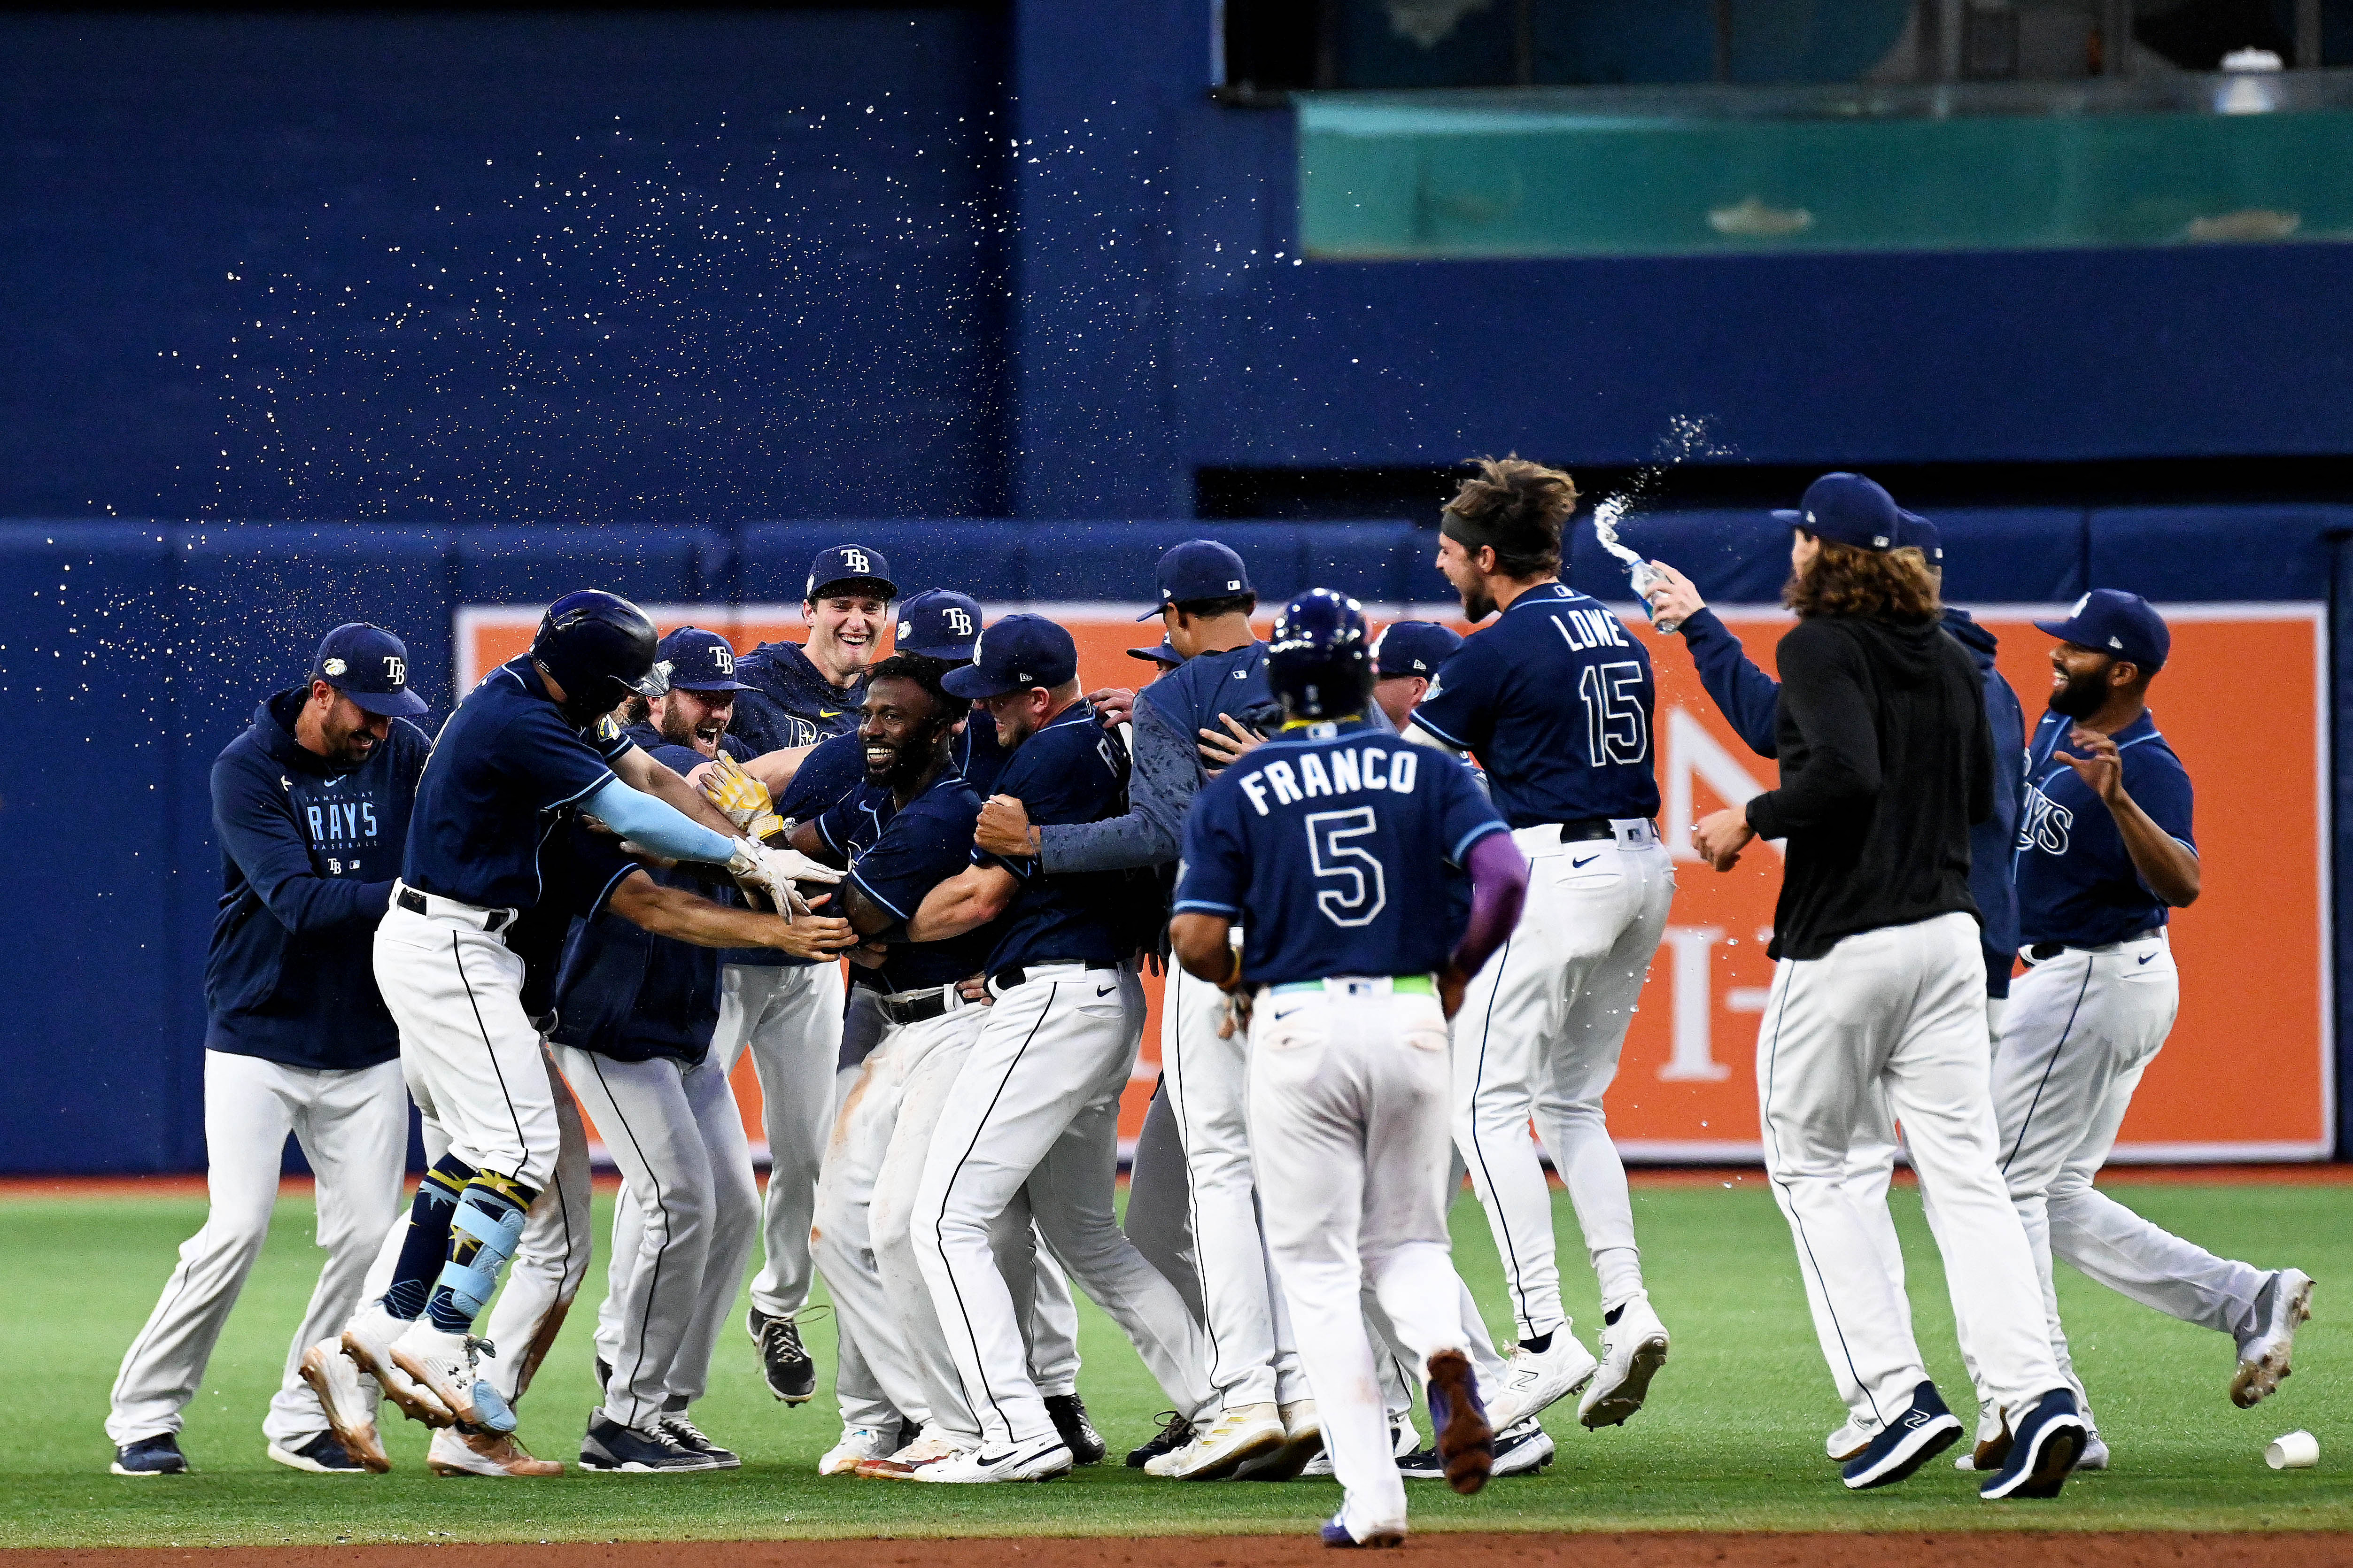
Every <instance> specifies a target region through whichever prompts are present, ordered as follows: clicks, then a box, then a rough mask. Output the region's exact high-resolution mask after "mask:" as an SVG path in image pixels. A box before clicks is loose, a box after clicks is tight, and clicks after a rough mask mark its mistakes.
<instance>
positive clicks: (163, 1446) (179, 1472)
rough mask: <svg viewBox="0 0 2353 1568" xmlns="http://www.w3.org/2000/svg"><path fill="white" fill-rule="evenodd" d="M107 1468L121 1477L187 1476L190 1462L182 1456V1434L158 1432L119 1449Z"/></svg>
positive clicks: (115, 1451)
mask: <svg viewBox="0 0 2353 1568" xmlns="http://www.w3.org/2000/svg"><path fill="white" fill-rule="evenodd" d="M107 1468H109V1469H111V1470H112V1471H113V1472H114V1473H115V1474H116V1475H118V1476H185V1475H186V1474H187V1473H188V1461H187V1460H186V1459H185V1458H183V1457H182V1456H181V1453H180V1436H179V1434H178V1433H176V1432H158V1433H156V1434H155V1435H154V1436H153V1437H142V1438H140V1439H139V1440H138V1441H137V1442H135V1443H125V1444H123V1445H122V1446H121V1447H119V1448H117V1449H115V1450H114V1463H113V1464H111V1465H110V1466H108V1467H107Z"/></svg>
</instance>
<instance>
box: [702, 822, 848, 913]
mask: <svg viewBox="0 0 2353 1568" xmlns="http://www.w3.org/2000/svg"><path fill="white" fill-rule="evenodd" d="M727 869H728V871H729V872H730V873H731V874H732V875H733V877H734V879H735V880H736V881H737V883H739V884H740V885H741V886H743V887H744V888H746V889H750V890H752V891H754V892H756V893H761V894H764V895H765V896H766V898H767V900H768V901H769V902H770V903H772V904H773V905H775V906H776V912H777V913H778V914H780V915H783V916H784V917H785V918H786V920H791V919H792V918H793V917H794V916H796V915H805V914H807V913H808V912H809V910H811V909H812V908H814V907H815V906H814V905H812V904H811V903H810V902H809V901H808V900H806V899H804V898H802V897H801V895H800V893H799V891H798V890H797V889H795V888H794V886H793V884H794V883H795V882H824V883H828V884H829V883H834V882H839V881H840V880H841V877H842V873H841V872H840V870H839V869H838V868H835V867H832V866H827V865H823V864H821V863H819V862H818V861H815V860H812V859H810V858H808V857H807V856H806V855H804V854H802V853H801V852H800V851H799V850H797V849H777V848H772V847H769V846H767V845H765V844H761V843H757V842H755V841H754V840H752V839H749V838H739V839H737V840H736V841H735V856H734V858H733V859H732V860H730V861H728V862H727Z"/></svg>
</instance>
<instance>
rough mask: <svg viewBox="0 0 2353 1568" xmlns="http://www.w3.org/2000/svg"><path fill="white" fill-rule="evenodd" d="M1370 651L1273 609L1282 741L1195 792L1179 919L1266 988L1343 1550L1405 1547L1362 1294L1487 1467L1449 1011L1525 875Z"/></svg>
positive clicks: (1281, 1232)
mask: <svg viewBox="0 0 2353 1568" xmlns="http://www.w3.org/2000/svg"><path fill="white" fill-rule="evenodd" d="M1366 640H1367V639H1366V628H1365V619H1364V614H1363V612H1362V610H1361V609H1359V608H1358V606H1357V605H1356V602H1355V601H1354V600H1352V599H1344V598H1342V597H1340V596H1339V595H1335V594H1333V593H1331V592H1330V591H1328V590H1325V589H1320V588H1319V589H1314V590H1311V591H1310V592H1308V593H1306V594H1303V595H1301V596H1300V597H1298V598H1296V599H1293V601H1291V603H1290V604H1288V605H1285V606H1284V607H1283V610H1282V615H1281V616H1277V617H1276V620H1275V625H1274V640H1273V642H1272V644H1271V647H1270V651H1269V653H1268V655H1267V661H1266V665H1267V674H1268V677H1269V679H1270V681H1271V684H1272V686H1273V689H1274V690H1275V691H1276V693H1277V694H1278V695H1279V697H1280V698H1281V700H1282V710H1283V721H1282V729H1281V731H1280V733H1279V734H1278V735H1277V736H1276V737H1275V738H1274V739H1272V740H1271V741H1270V742H1268V743H1267V744H1266V745H1265V746H1263V747H1261V748H1260V749H1259V750H1257V751H1256V752H1253V753H1252V754H1251V755H1250V757H1249V758H1248V759H1246V761H1245V762H1244V763H1242V764H1241V765H1240V766H1237V767H1234V768H1231V769H1229V770H1228V771H1227V772H1226V773H1224V774H1223V775H1221V776H1220V777H1219V779H1217V780H1216V781H1215V782H1214V783H1212V784H1210V785H1209V786H1208V788H1207V789H1205V790H1204V791H1203V792H1202V794H1201V797H1200V800H1199V802H1198V805H1197V806H1196V807H1195V809H1194V811H1193V814H1192V817H1191V820H1190V822H1189V823H1188V825H1187V829H1186V839H1185V874H1184V879H1183V881H1182V883H1181V885H1180V886H1179V888H1178V889H1177V896H1176V912H1175V915H1174V917H1173V920H1172V922H1171V926H1170V940H1171V941H1172V942H1173V943H1174V945H1175V948H1176V954H1177V957H1178V960H1179V961H1180V962H1181V963H1183V964H1184V965H1185V967H1186V968H1187V970H1188V971H1189V972H1191V973H1193V974H1194V975H1196V976H1197V977H1198V978H1199V979H1201V980H1202V981H1204V982H1205V983H1207V984H1212V985H1216V986H1219V988H1221V989H1222V990H1223V991H1225V992H1228V993H1245V992H1246V993H1247V994H1249V995H1250V997H1251V998H1253V1005H1252V1006H1251V1007H1250V1046H1251V1050H1250V1072H1249V1077H1250V1121H1251V1126H1252V1131H1253V1133H1254V1136H1253V1138H1252V1140H1251V1158H1252V1160H1253V1162H1254V1163H1255V1164H1256V1165H1257V1167H1258V1171H1259V1173H1260V1179H1261V1185H1262V1187H1263V1188H1264V1190H1265V1191H1267V1192H1268V1193H1271V1194H1282V1201H1280V1202H1278V1203H1271V1204H1269V1205H1267V1209H1266V1228H1267V1240H1268V1244H1269V1247H1270V1248H1271V1251H1272V1254H1273V1258H1274V1265H1275V1268H1276V1271H1277V1273H1278V1274H1279V1275H1280V1276H1281V1278H1282V1288H1283V1291H1284V1294H1285V1297H1286V1298H1287V1300H1289V1302H1290V1308H1291V1311H1292V1312H1293V1315H1294V1319H1295V1321H1296V1322H1297V1324H1298V1326H1299V1345H1300V1356H1301V1359H1302V1360H1303V1362H1304V1363H1306V1368H1307V1375H1308V1381H1309V1383H1310V1384H1311V1386H1312V1387H1313V1388H1314V1394H1315V1398H1316V1404H1317V1409H1318V1411H1319V1414H1320V1419H1321V1420H1322V1423H1323V1430H1324V1437H1325V1441H1326V1443H1327V1445H1328V1447H1329V1448H1330V1451H1331V1454H1332V1462H1333V1467H1334V1470H1335V1474H1336V1475H1337V1476H1338V1478H1339V1480H1340V1483H1341V1485H1342V1487H1343V1488H1344V1489H1345V1493H1346V1499H1345V1504H1344V1506H1343V1507H1342V1508H1341V1510H1340V1511H1339V1512H1338V1513H1336V1514H1335V1515H1334V1516H1333V1518H1332V1519H1331V1520H1330V1521H1329V1522H1327V1523H1326V1524H1325V1525H1324V1542H1325V1544H1327V1545H1331V1546H1394V1545H1398V1544H1401V1543H1402V1542H1403V1541H1404V1538H1405V1522H1406V1501H1405V1487H1404V1484H1403V1482H1402V1481H1401V1480H1400V1479H1399V1477H1398V1468H1397V1465H1396V1464H1395V1462H1394V1461H1393V1459H1392V1458H1391V1452H1390V1445H1389V1436H1388V1420H1387V1416H1386V1413H1385V1412H1384V1411H1383V1409H1382V1406H1381V1401H1380V1398H1379V1394H1378V1390H1377V1384H1376V1381H1375V1373H1374V1365H1373V1352H1372V1347H1371V1345H1370V1343H1369V1342H1368V1341H1367V1340H1366V1335H1365V1327H1364V1315H1363V1309H1362V1306H1361V1304H1360V1301H1359V1291H1360V1288H1361V1287H1362V1286H1363V1285H1364V1284H1366V1283H1367V1282H1369V1284H1370V1285H1371V1286H1372V1288H1373V1289H1374V1291H1375V1293H1376V1294H1377V1297H1378V1299H1379V1303H1380V1306H1381V1308H1382V1310H1384V1311H1385V1313H1386V1314H1387V1315H1388V1320H1389V1321H1390V1323H1391V1324H1392V1326H1393V1327H1394V1329H1395V1331H1396V1332H1397V1335H1398V1338H1399V1339H1400V1340H1401V1341H1402V1342H1404V1343H1405V1345H1406V1346H1407V1347H1408V1348H1409V1350H1410V1351H1411V1352H1412V1355H1413V1358H1414V1362H1415V1363H1416V1365H1417V1366H1418V1367H1419V1368H1421V1369H1423V1371H1424V1372H1425V1373H1426V1376H1427V1379H1428V1383H1427V1387H1428V1394H1429V1400H1430V1419H1431V1421H1432V1422H1433V1424H1434V1425H1435V1427H1436V1430H1437V1435H1438V1436H1437V1445H1438V1448H1439V1451H1440V1455H1441V1456H1442V1457H1443V1459H1444V1462H1445V1466H1446V1473H1447V1478H1448V1479H1449V1480H1450V1482H1451V1484H1452V1485H1453V1487H1454V1489H1455V1490H1457V1491H1459V1492H1464V1493H1470V1492H1475V1491H1477V1490H1479V1489H1480V1488H1481V1487H1482V1486H1484V1485H1485V1484H1486V1480H1487V1475H1488V1470H1489V1468H1490V1466H1491V1465H1492V1463H1493V1431H1492V1430H1491V1428H1490V1427H1489V1426H1488V1424H1487V1419H1486V1414H1485V1409H1484V1405H1483V1404H1482V1400H1481V1399H1480V1396H1479V1391H1478V1386H1477V1380H1476V1377H1475V1375H1474V1373H1473V1372H1472V1360H1471V1357H1470V1355H1469V1353H1468V1352H1469V1342H1468V1340H1467V1338H1466V1336H1465V1333H1464V1327H1463V1323H1462V1321H1461V1313H1460V1308H1459V1305H1458V1303H1459V1302H1460V1300H1461V1286H1460V1283H1459V1282H1458V1281H1457V1279H1455V1276H1454V1269H1453V1266H1452V1262H1451V1246H1450V1242H1449V1239H1448V1235H1447V1228H1446V1206H1447V1205H1446V1198H1447V1194H1446V1191H1445V1181H1446V1177H1447V1175H1448V1173H1449V1171H1450V1169H1451V1148H1450V1143H1451V1123H1450V1116H1449V1100H1450V1098H1451V1089H1450V1085H1449V1081H1448V1080H1449V1068H1448V1065H1447V1030H1446V1022H1447V1018H1448V1016H1449V1015H1451V1014H1452V1013H1453V1012H1455V1011H1456V1010H1457V1009H1458V1008H1460V1007H1461V1004H1462V997H1463V993H1464V989H1465V987H1466V986H1467V985H1469V984H1470V983H1471V977H1472V974H1473V973H1476V972H1477V971H1478V970H1479V968H1480V966H1481V965H1482V963H1485V962H1486V959H1487V957H1488V955H1489V954H1490V953H1492V952H1494V951H1495V950H1496V949H1497V948H1499V947H1500V946H1502V945H1503V942H1504V939H1505V938H1506V936H1508V935H1509V933H1510V931H1511V929H1512V926H1513V924H1514V921H1516V920H1517V919H1518V916H1519V910H1520V906H1521V903H1522V900H1523V899H1524V897H1525V892H1526V889H1527V884H1528V866H1527V862H1526V860H1525V858H1523V857H1522V855H1521V854H1520V852H1519V850H1518V848H1517V847H1514V844H1513V842H1512V839H1511V836H1510V833H1509V830H1508V829H1507V828H1506V827H1505V826H1504V823H1503V821H1502V820H1501V819H1500V818H1498V817H1497V816H1496V815H1495V812H1494V808H1493V807H1492V806H1491V805H1488V804H1487V801H1486V798H1485V796H1484V795H1482V794H1481V793H1480V790H1479V787H1478V785H1477V784H1474V783H1473V782H1472V778H1471V775H1470V773H1469V772H1468V771H1467V770H1465V769H1464V768H1463V767H1462V766H1461V764H1460V763H1456V762H1454V761H1453V760H1452V759H1451V758H1450V757H1446V756H1443V755H1440V754H1434V753H1432V752H1429V751H1427V750H1424V749H1421V748H1418V747H1415V746H1412V745H1409V744H1408V743H1406V742H1402V741H1400V740H1398V738H1397V737H1396V736H1395V735H1393V734H1391V733H1390V732H1388V730H1387V728H1386V727H1384V726H1378V725H1373V724H1368V723H1367V722H1366V707H1367V700H1368V699H1369V697H1370V696H1371V688H1372V684H1373V682H1372V668H1371V658H1370V654H1369V651H1368V649H1367V647H1366ZM1450 864H1451V865H1455V866H1461V867H1462V868H1465V869H1467V870H1468V871H1469V873H1470V875H1471V876H1472V879H1473V880H1474V883H1475V886H1476V894H1475V899H1476V901H1475V903H1474V905H1473V908H1472V913H1471V919H1470V926H1469V930H1468V931H1466V932H1465V934H1464V937H1463V940H1462V942H1461V944H1460V945H1459V946H1456V947H1454V948H1453V950H1452V951H1451V952H1449V945H1450V944H1449V942H1448V940H1447V935H1446V933H1445V931H1443V929H1442V928H1441V926H1440V924H1439V922H1436V921H1431V920H1430V918H1429V911H1430V910H1431V909H1433V908H1434V907H1437V906H1439V905H1441V904H1442V903H1444V902H1445V900H1446V885H1445V879H1446V871H1445V867H1446V866H1448V865H1450ZM1238 920H1239V921H1240V922H1241V923H1242V925H1243V928H1244V930H1245V931H1247V932H1248V936H1247V938H1246V941H1245V945H1244V947H1243V948H1242V950H1241V951H1240V952H1235V951H1234V949H1233V948H1232V946H1231V945H1230V941H1231V933H1232V928H1233V925H1234V922H1235V921H1238Z"/></svg>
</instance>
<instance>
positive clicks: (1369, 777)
mask: <svg viewBox="0 0 2353 1568" xmlns="http://www.w3.org/2000/svg"><path fill="white" fill-rule="evenodd" d="M1501 832H1504V822H1503V819H1502V818H1501V817H1499V816H1496V815H1495V808H1494V807H1493V806H1492V805H1488V803H1487V797H1486V796H1485V795H1482V794H1481V793H1480V791H1479V785H1478V784H1477V782H1476V781H1475V780H1473V779H1472V776H1471V770H1470V769H1468V768H1466V767H1464V766H1463V765H1462V764H1461V763H1459V762H1457V761H1455V760H1454V759H1453V758H1452V757H1450V756H1448V755H1446V754H1445V753H1444V752H1438V751H1433V750H1432V749H1430V747H1427V746H1416V745H1414V744H1412V743H1411V742H1407V741H1401V740H1399V739H1398V738H1397V737H1396V736H1395V735H1392V734H1389V733H1387V732H1386V731H1381V730H1378V729H1376V728H1374V727H1373V726H1372V725H1369V724H1366V723H1365V722H1363V721H1349V722H1346V723H1341V724H1330V723H1317V724H1293V725H1286V726H1285V727H1284V729H1283V731H1282V733H1281V734H1280V735H1278V736H1277V737H1276V738H1275V739H1273V740H1271V741H1270V742H1267V743H1266V744H1265V745H1264V746H1261V747H1260V748H1259V749H1258V750H1257V751H1255V752H1251V753H1250V755H1249V756H1247V757H1245V758H1243V759H1242V760H1241V761H1240V762H1239V763H1235V764H1234V765H1233V766H1231V767H1229V768H1228V769H1227V770H1226V771H1225V773H1223V774H1221V775H1220V776H1219V777H1218V778H1217V779H1215V780H1213V781H1211V783H1210V784H1209V786H1208V788H1207V789H1204V790H1203V791H1202V792H1201V794H1200V795H1199V797H1198V799H1197V800H1196V801H1195V802H1194V805H1193V814H1192V817H1191V819H1190V820H1189V821H1188V822H1187V824H1186V827H1185V875H1184V879H1182V880H1181V881H1180V882H1178V884H1177V887H1176V912H1177V913H1178V914H1183V913H1185V912H1186V911H1187V910H1199V911H1202V912H1204V913H1208V914H1217V915H1223V916H1225V917H1226V918H1227V919H1229V920H1232V921H1240V923H1241V924H1242V926H1243V928H1244V929H1245V931H1247V933H1248V934H1247V936H1246V938H1245V940H1244V946H1243V951H1242V973H1244V974H1245V975H1247V976H1249V977H1250V979H1251V980H1253V981H1256V982H1258V983H1261V984H1268V985H1280V984H1285V983H1287V982H1290V981H1294V980H1321V979H1324V978H1326V977H1327V976H1330V975H1335V974H1430V973H1435V972H1437V971H1438V970H1440V969H1442V968H1444V967H1445V965H1446V962H1447V959H1448V958H1449V957H1450V956H1451V952H1452V951H1453V942H1454V940H1455V939H1456V938H1458V937H1460V935H1461V927H1460V925H1459V924H1457V923H1456V922H1455V921H1452V920H1451V919H1441V918H1440V911H1443V910H1448V909H1449V907H1450V899H1451V886H1450V883H1451V879H1450V874H1449V868H1450V867H1452V868H1460V867H1461V865H1462V862H1463V857H1464V856H1466V855H1468V854H1469V853H1470V851H1471V846H1472V845H1473V844H1476V843H1477V842H1478V841H1479V840H1480V839H1482V838H1484V837H1487V836H1488V835H1489V834H1491V833H1501ZM1450 927H1451V929H1450Z"/></svg>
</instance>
